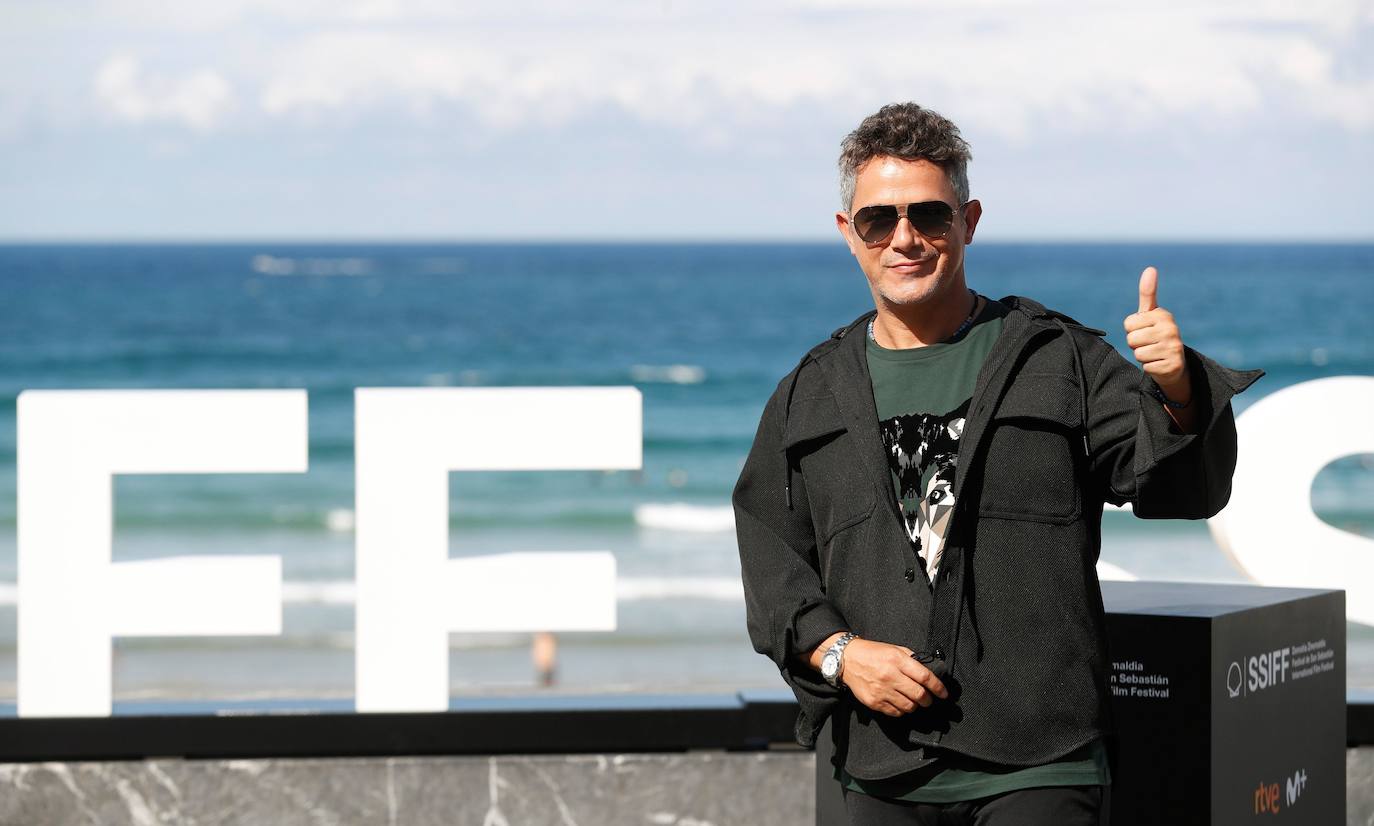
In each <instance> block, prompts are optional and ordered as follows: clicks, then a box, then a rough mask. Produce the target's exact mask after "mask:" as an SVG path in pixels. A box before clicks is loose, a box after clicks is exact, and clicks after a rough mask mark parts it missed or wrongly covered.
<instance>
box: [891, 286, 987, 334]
mask: <svg viewBox="0 0 1374 826" xmlns="http://www.w3.org/2000/svg"><path fill="white" fill-rule="evenodd" d="M972 298H973V294H972V293H970V292H969V290H968V288H967V287H965V286H962V285H961V286H960V287H959V288H958V289H954V290H949V291H948V294H947V295H943V296H941V297H940V298H939V300H936V301H926V302H923V303H921V304H892V303H891V302H889V301H887V300H885V299H884V300H882V301H880V302H879V303H878V316H877V318H876V319H874V321H873V337H874V338H876V339H877V340H878V344H879V345H881V346H883V347H886V348H888V349H889V350H909V349H911V348H912V347H925V346H926V345H928V344H938V343H939V342H941V341H944V340H945V339H947V338H949V337H950V336H952V335H954V331H955V330H958V329H959V326H960V325H961V324H963V323H964V320H965V319H967V318H968V316H969V312H970V310H971V308H972V307H973V306H974V303H973V301H972V300H970V299H972Z"/></svg>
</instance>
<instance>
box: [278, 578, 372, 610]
mask: <svg viewBox="0 0 1374 826" xmlns="http://www.w3.org/2000/svg"><path fill="white" fill-rule="evenodd" d="M281 598H282V601H283V602H300V603H313V604H316V605H352V604H353V603H354V602H355V601H356V600H357V598H358V587H357V585H356V584H354V582H353V580H351V579H336V580H318V581H313V582H312V581H302V580H293V581H287V582H283V583H282V584H281Z"/></svg>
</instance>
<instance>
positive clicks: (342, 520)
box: [324, 508, 354, 533]
mask: <svg viewBox="0 0 1374 826" xmlns="http://www.w3.org/2000/svg"><path fill="white" fill-rule="evenodd" d="M353 523H354V518H353V511H352V510H350V509H348V508H331V509H330V510H329V512H328V513H326V514H325V515H324V526H325V527H326V528H328V529H329V530H330V531H332V532H333V533H348V532H349V531H351V530H353Z"/></svg>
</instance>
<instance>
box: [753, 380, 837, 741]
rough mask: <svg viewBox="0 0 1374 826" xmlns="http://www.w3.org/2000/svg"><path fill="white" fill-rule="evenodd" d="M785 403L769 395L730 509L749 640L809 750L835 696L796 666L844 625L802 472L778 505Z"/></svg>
mask: <svg viewBox="0 0 1374 826" xmlns="http://www.w3.org/2000/svg"><path fill="white" fill-rule="evenodd" d="M780 387H781V385H780ZM784 398H785V396H784V394H783V393H782V392H775V393H774V394H773V396H772V397H771V398H770V399H769V400H768V403H767V404H766V405H765V406H764V410H763V415H762V417H761V418H760V420H759V426H758V432H757V433H756V434H755V436H754V444H753V447H751V448H750V450H749V455H748V457H747V458H746V459H745V461H744V468H743V469H742V470H741V472H740V476H739V481H738V482H737V483H736V484H735V488H734V493H733V495H732V497H731V502H732V504H733V505H734V511H735V532H736V536H737V538H738V540H739V558H740V572H741V576H742V578H743V580H744V604H745V612H746V619H747V623H748V629H749V639H750V641H751V642H752V643H753V646H754V650H755V651H757V652H759V653H760V654H764V655H766V656H767V657H768V658H769V659H771V660H772V661H773V664H774V665H776V666H777V667H778V670H779V672H780V673H781V674H782V678H783V681H784V682H786V683H787V685H788V686H789V687H790V688H791V689H792V692H793V693H794V694H795V695H796V697H797V702H798V704H799V705H800V713H799V714H798V716H797V722H796V727H795V731H794V735H795V737H796V740H797V743H798V744H800V745H802V746H806V747H808V748H809V747H811V746H813V745H814V744H815V742H816V735H817V733H818V732H819V731H820V728H821V726H822V724H824V722H825V718H826V715H828V714H829V713H830V712H831V711H832V710H833V708H834V706H835V704H836V702H837V701H838V699H839V694H840V689H837V688H834V687H832V686H831V685H830V684H829V683H827V682H826V681H825V679H824V678H822V677H821V675H820V673H819V672H818V671H816V670H814V669H812V668H811V667H810V665H808V664H807V663H805V662H802V661H799V660H802V659H803V658H805V657H806V656H807V655H808V654H809V652H811V651H814V650H815V648H816V646H818V645H820V644H821V643H822V642H824V641H825V639H826V638H827V637H829V636H830V635H831V634H834V633H835V632H837V631H845V630H848V625H847V624H846V623H845V621H844V617H842V616H841V615H840V613H839V611H838V610H836V608H835V607H834V606H833V605H832V604H831V603H830V602H829V601H828V600H827V599H826V596H825V592H824V591H823V590H822V588H821V579H820V574H819V568H818V562H817V552H816V539H815V529H814V527H813V525H812V521H811V509H810V504H809V502H808V500H807V496H806V481H805V479H804V478H803V477H802V474H801V473H798V472H794V473H793V477H792V508H791V509H789V508H788V507H787V504H786V502H785V500H784V496H785V493H784V489H783V487H784V484H785V480H786V476H787V465H786V464H785V463H786V462H788V461H790V457H789V456H788V455H787V454H786V452H785V451H784V450H783V440H782V412H781V411H782V404H783V399H784Z"/></svg>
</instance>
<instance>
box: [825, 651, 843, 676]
mask: <svg viewBox="0 0 1374 826" xmlns="http://www.w3.org/2000/svg"><path fill="white" fill-rule="evenodd" d="M839 669H840V658H839V657H837V656H835V655H834V654H826V655H825V657H823V658H822V659H821V676H822V677H827V678H829V677H834V676H835V672H836V671H838V670H839Z"/></svg>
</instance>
